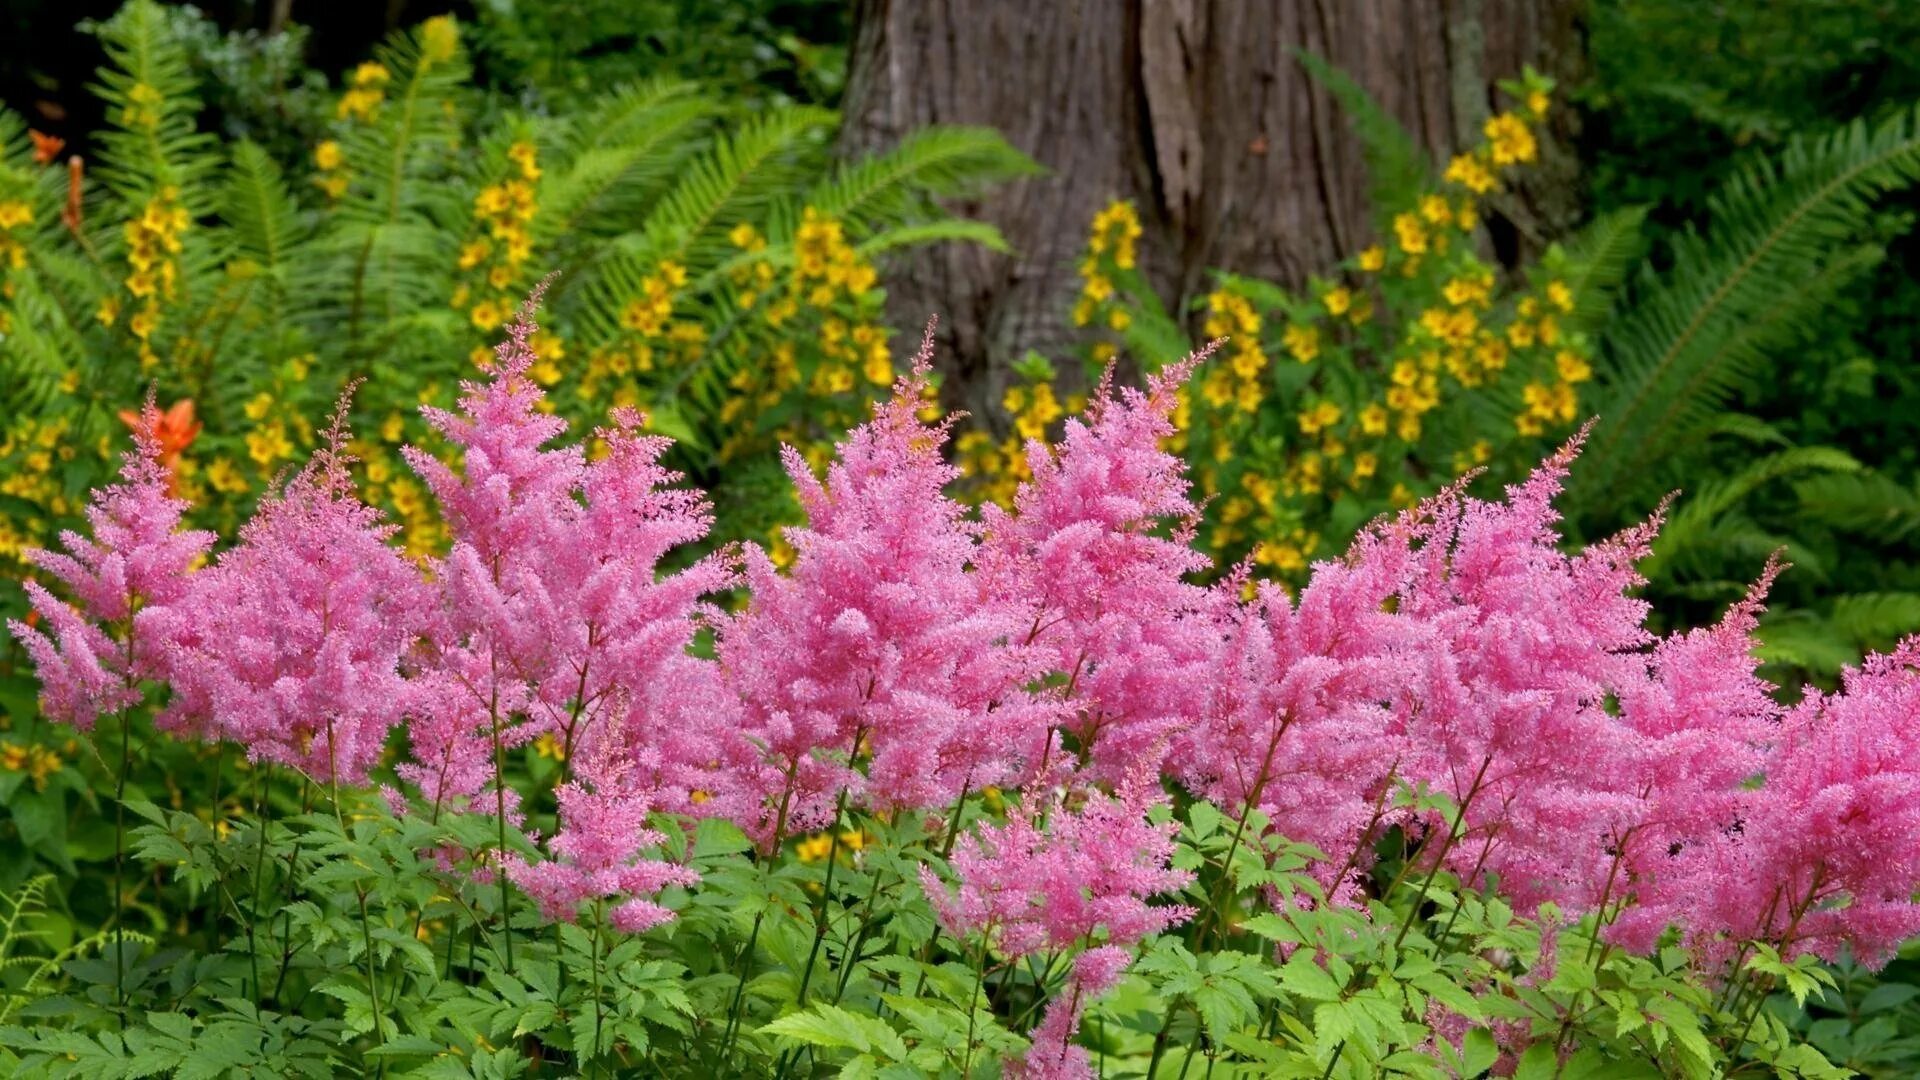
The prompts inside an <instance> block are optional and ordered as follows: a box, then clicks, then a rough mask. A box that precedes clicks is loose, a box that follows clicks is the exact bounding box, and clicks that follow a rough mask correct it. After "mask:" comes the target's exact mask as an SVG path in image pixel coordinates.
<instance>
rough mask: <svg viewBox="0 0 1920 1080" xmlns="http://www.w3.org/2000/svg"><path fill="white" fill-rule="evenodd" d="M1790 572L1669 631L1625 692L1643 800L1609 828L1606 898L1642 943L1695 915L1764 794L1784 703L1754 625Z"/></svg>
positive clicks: (1630, 786)
mask: <svg viewBox="0 0 1920 1080" xmlns="http://www.w3.org/2000/svg"><path fill="white" fill-rule="evenodd" d="M1781 569H1782V565H1781V564H1780V563H1779V562H1778V561H1777V560H1773V561H1770V562H1769V563H1768V564H1767V568H1766V570H1765V572H1764V573H1763V574H1762V575H1761V577H1760V580H1759V581H1757V582H1755V583H1754V586H1753V588H1752V589H1751V590H1749V592H1748V593H1747V596H1746V598H1745V599H1744V600H1742V601H1741V602H1740V603H1738V604H1735V605H1734V606H1733V607H1732V608H1731V609H1729V610H1728V611H1727V613H1726V615H1725V616H1723V617H1722V618H1721V620H1720V621H1719V622H1718V623H1716V624H1714V625H1713V626H1709V627H1701V628H1698V629H1694V630H1689V631H1687V632H1685V633H1681V634H1676V635H1673V636H1671V637H1667V638H1663V639H1661V641H1660V642H1659V644H1658V645H1656V646H1655V647H1654V650H1653V653H1652V656H1651V658H1650V661H1649V670H1648V675H1647V678H1645V679H1644V680H1641V681H1640V682H1639V683H1638V684H1637V685H1634V686H1630V687H1628V688H1626V689H1624V690H1623V691H1622V692H1621V693H1620V696H1619V700H1620V720H1621V722H1622V723H1623V724H1625V725H1626V727H1627V728H1628V730H1629V732H1630V733H1631V745H1632V748H1631V756H1630V757H1629V758H1628V759H1627V761H1626V766H1627V767H1626V769H1625V770H1624V772H1623V775H1622V777H1621V779H1622V780H1623V781H1624V783H1625V786H1626V789H1627V790H1628V791H1629V792H1630V793H1632V794H1635V795H1637V796H1638V797H1639V800H1640V805H1639V806H1638V807H1637V812H1636V813H1635V814H1633V815H1632V816H1631V817H1629V818H1627V819H1625V820H1622V821H1616V822H1614V823H1612V824H1611V825H1610V826H1609V827H1608V832H1609V834H1610V836H1611V838H1612V842H1613V845H1614V846H1615V847H1616V849H1617V852H1616V853H1617V857H1618V858H1619V860H1620V862H1621V866H1620V869H1619V872H1618V873H1619V884H1618V885H1617V886H1616V888H1615V889H1614V890H1613V892H1612V894H1611V896H1610V897H1609V898H1608V902H1609V905H1611V904H1613V903H1616V902H1617V903H1620V904H1621V905H1622V907H1623V910H1622V911H1621V913H1620V915H1619V917H1618V918H1617V919H1615V920H1614V921H1613V922H1612V923H1611V924H1610V925H1609V926H1608V933H1609V934H1610V935H1611V937H1612V940H1614V941H1616V942H1618V943H1620V944H1621V945H1624V946H1626V947H1627V948H1629V949H1631V950H1633V951H1636V952H1650V951H1652V950H1653V949H1654V948H1655V947H1656V946H1657V944H1658V942H1659V939H1660V936H1661V934H1662V933H1664V932H1665V930H1666V929H1667V927H1668V926H1670V925H1682V926H1685V925H1688V924H1689V923H1690V922H1691V921H1692V920H1693V918H1694V915H1693V912H1694V911H1695V909H1696V906H1697V905H1698V904H1699V902H1700V901H1701V900H1702V899H1703V898H1704V897H1705V896H1706V895H1708V893H1709V891H1710V890H1709V889H1708V888H1707V886H1706V884H1705V883H1704V882H1703V880H1702V879H1701V877H1700V875H1701V874H1703V873H1711V871H1712V866H1713V863H1714V861H1715V858H1716V851H1717V850H1718V847H1719V844H1720V842H1721V841H1722V840H1723V839H1724V838H1725V837H1726V836H1728V835H1729V830H1732V829H1734V827H1735V826H1736V824H1737V823H1738V822H1739V821H1740V820H1741V818H1742V816H1743V815H1744V814H1745V813H1746V812H1747V809H1748V806H1749V804H1750V803H1751V802H1752V801H1753V799H1754V798H1755V796H1756V794H1757V793H1756V792H1754V791H1752V790H1749V789H1748V787H1747V784H1748V782H1749V781H1750V780H1752V779H1753V778H1754V777H1756V776H1758V775H1759V774H1760V773H1761V771H1762V770H1763V769H1764V768H1765V753H1766V748H1767V746H1768V745H1769V744H1771V743H1772V742H1773V741H1774V739H1775V738H1776V737H1777V736H1778V734H1779V724H1780V718H1781V712H1782V710H1781V708H1780V706H1779V704H1778V703H1777V702H1775V701H1774V699H1773V697H1772V694H1771V690H1772V688H1771V687H1770V686H1768V685H1767V683H1766V682H1765V680H1763V679H1761V678H1760V676H1759V673H1758V669H1759V666H1760V662H1759V660H1758V659H1757V658H1755V656H1754V655H1753V647H1754V644H1755V641H1754V637H1753V632H1754V629H1755V628H1756V627H1757V626H1758V625H1759V616H1760V612H1761V610H1762V608H1763V603H1764V600H1765V597H1766V593H1767V590H1768V588H1769V587H1771V585H1772V584H1773V580H1774V578H1775V576H1776V575H1778V573H1779V572H1780V570H1781ZM1603 889H1604V886H1603ZM1602 916H1603V917H1605V913H1604V912H1603V913H1602Z"/></svg>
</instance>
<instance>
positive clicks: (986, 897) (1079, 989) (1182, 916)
mask: <svg viewBox="0 0 1920 1080" xmlns="http://www.w3.org/2000/svg"><path fill="white" fill-rule="evenodd" d="M1158 760H1159V755H1157V754H1156V755H1154V757H1153V761H1158ZM1042 797H1044V796H1030V798H1031V800H1032V801H1029V802H1028V803H1026V804H1024V805H1022V806H1021V807H1019V808H1018V809H1017V810H1015V811H1014V812H1013V813H1011V814H1009V816H1008V818H1007V822H1006V824H1004V825H998V826H995V825H983V826H980V827H979V828H978V829H977V831H976V832H973V833H969V834H967V835H965V836H963V837H961V839H960V842H959V845H958V846H957V847H956V848H955V850H954V854H953V860H952V864H953V869H954V873H955V876H956V877H958V878H959V886H958V889H957V890H954V891H949V890H948V889H947V887H946V886H945V885H943V884H941V883H940V880H939V879H938V878H937V877H935V876H934V874H933V872H932V871H931V870H929V869H927V868H926V867H924V866H923V867H921V869H920V884H921V888H922V889H924V890H925V891H926V894H927V897H928V899H929V900H930V901H931V902H932V904H933V908H934V912H935V914H936V915H937V916H938V918H939V920H940V924H941V925H942V926H943V927H945V928H946V929H947V931H948V932H949V933H951V934H953V935H954V936H955V937H958V938H963V939H964V938H966V937H969V936H972V935H975V934H984V935H986V937H987V938H988V941H989V943H990V944H991V945H992V946H993V947H994V948H995V949H997V950H998V951H999V952H1000V953H1001V954H1002V955H1004V956H1006V957H1008V958H1010V959H1018V958H1020V957H1024V956H1028V955H1031V954H1033V953H1037V952H1052V951H1071V950H1079V955H1078V956H1077V957H1076V959H1075V962H1074V967H1073V973H1072V975H1071V976H1070V977H1069V979H1068V982H1067V986H1066V987H1065V988H1064V989H1063V990H1062V991H1061V993H1060V995H1059V996H1058V997H1056V998H1055V1000H1053V1001H1052V1002H1050V1003H1049V1004H1048V1007H1047V1013H1046V1016H1045V1017H1044V1018H1043V1019H1042V1022H1041V1025H1040V1027H1039V1028H1038V1029H1037V1030H1036V1031H1035V1032H1034V1045H1033V1048H1032V1050H1031V1051H1030V1052H1029V1053H1028V1054H1027V1056H1026V1057H1025V1058H1024V1059H1023V1060H1022V1061H1020V1062H1017V1063H1014V1064H1012V1065H1010V1066H1009V1068H1008V1075H1009V1076H1028V1077H1069V1076H1074V1077H1077V1076H1086V1075H1091V1074H1090V1073H1088V1072H1087V1071H1086V1069H1085V1051H1083V1050H1079V1049H1077V1048H1075V1047H1073V1046H1072V1045H1071V1041H1072V1039H1073V1036H1074V1032H1075V1031H1076V1030H1077V1029H1078V1027H1079V1023H1080V1017H1081V1015H1082V1014H1083V1013H1084V1012H1085V1010H1086V1006H1087V1004H1088V1003H1089V1002H1091V1001H1092V999H1093V998H1095V997H1097V996H1099V995H1100V994H1103V993H1105V992H1106V991H1107V990H1109V989H1112V987H1113V986H1114V985H1115V983H1117V982H1118V981H1119V977H1120V972H1121V971H1122V970H1123V969H1124V968H1125V967H1126V965H1127V963H1128V961H1129V956H1130V948H1131V946H1132V945H1134V944H1135V943H1136V942H1138V941H1140V940H1141V939H1142V938H1145V937H1147V936H1149V935H1152V934H1157V933H1159V932H1161V931H1162V930H1165V929H1167V928H1168V927H1170V926H1174V925H1177V924H1179V923H1181V922H1184V921H1186V920H1187V919H1189V918H1191V917H1192V916H1193V909H1192V908H1190V907H1186V906H1183V905H1162V906H1154V905H1150V904H1148V903H1147V900H1148V898H1149V897H1153V896H1156V895H1159V894H1161V893H1168V892H1175V891H1178V890H1180V889H1184V888H1185V887H1186V886H1187V885H1188V884H1189V883H1190V882H1191V881H1192V880H1193V875H1192V874H1189V873H1187V872H1186V871H1184V870H1175V869H1172V868H1171V867H1170V866H1169V865H1168V861H1169V860H1170V859H1171V858H1172V856H1173V847H1174V844H1173V836H1174V834H1175V833H1176V832H1177V831H1178V829H1179V825H1178V823H1177V822H1173V821H1168V822H1166V823H1164V824H1159V825H1156V824H1153V823H1152V822H1151V821H1149V820H1148V813H1149V812H1150V811H1151V809H1152V808H1153V807H1154V806H1155V805H1157V804H1159V803H1161V802H1163V801H1164V799H1165V793H1164V792H1163V791H1162V790H1161V788H1160V783H1159V778H1158V776H1157V775H1156V773H1155V772H1154V769H1153V765H1152V763H1151V762H1147V763H1144V764H1143V765H1137V766H1136V767H1135V768H1134V769H1133V770H1131V771H1130V772H1128V773H1127V774H1126V775H1125V776H1123V777H1122V779H1121V783H1120V787H1119V789H1118V790H1117V791H1116V792H1115V793H1114V794H1112V795H1107V794H1105V793H1103V792H1101V791H1099V790H1098V789H1094V788H1088V789H1085V790H1083V791H1080V792H1079V793H1078V794H1077V799H1078V800H1083V801H1080V805H1079V806H1078V807H1074V806H1072V805H1071V804H1072V802H1073V801H1076V800H1070V799H1068V798H1067V797H1066V794H1065V793H1059V794H1056V795H1055V796H1054V797H1053V798H1051V799H1049V800H1048V801H1047V802H1046V803H1045V804H1044V806H1043V805H1042V804H1041V803H1040V801H1039V799H1040V798H1042ZM1043 815H1044V816H1043Z"/></svg>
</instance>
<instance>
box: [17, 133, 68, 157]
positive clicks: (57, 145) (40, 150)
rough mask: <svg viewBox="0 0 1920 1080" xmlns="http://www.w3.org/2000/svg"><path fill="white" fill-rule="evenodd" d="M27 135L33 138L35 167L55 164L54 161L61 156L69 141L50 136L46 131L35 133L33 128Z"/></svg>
mask: <svg viewBox="0 0 1920 1080" xmlns="http://www.w3.org/2000/svg"><path fill="white" fill-rule="evenodd" d="M27 134H29V135H31V136H33V163H34V164H35V165H51V164H53V159H54V158H57V157H59V156H60V150H61V148H62V147H65V146H66V145H67V140H65V139H63V138H61V137H60V136H58V135H49V134H47V133H46V132H44V131H34V130H33V129H32V128H28V129H27Z"/></svg>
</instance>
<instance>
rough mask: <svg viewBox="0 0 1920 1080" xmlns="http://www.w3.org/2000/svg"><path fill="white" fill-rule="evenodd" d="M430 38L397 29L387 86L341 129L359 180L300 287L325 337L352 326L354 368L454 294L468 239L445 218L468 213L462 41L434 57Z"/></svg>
mask: <svg viewBox="0 0 1920 1080" xmlns="http://www.w3.org/2000/svg"><path fill="white" fill-rule="evenodd" d="M422 33H423V32H422V31H420V30H413V31H403V32H399V33H396V34H394V35H393V36H392V37H390V38H388V39H387V41H386V42H385V43H383V44H382V45H381V46H380V47H379V48H377V49H376V50H375V51H374V55H375V57H376V59H377V60H378V61H379V62H380V63H381V64H382V65H383V66H384V67H385V68H386V69H387V70H388V71H389V72H390V73H391V76H390V82H389V83H388V87H389V93H388V94H387V95H386V99H385V100H384V101H383V102H382V103H381V105H380V107H379V109H378V111H377V112H376V113H374V115H373V117H372V119H371V120H365V121H362V120H346V121H343V123H342V126H341V127H340V128H339V129H338V130H337V135H338V139H339V142H340V145H341V148H342V156H343V159H344V161H345V166H344V167H345V168H346V169H347V170H348V173H349V175H350V176H351V177H352V182H351V183H350V185H349V186H348V188H347V190H346V192H345V194H344V195H343V197H342V198H341V201H340V204H339V206H337V207H336V208H335V209H334V212H333V213H332V214H330V215H328V219H327V220H328V227H327V229H326V231H325V232H323V233H322V234H321V235H320V236H319V237H317V238H315V241H314V243H313V246H312V250H313V252H314V254H315V256H316V257H314V258H309V259H306V260H303V262H302V265H301V266H300V267H299V272H298V274H297V275H295V278H296V280H295V281H294V282H293V295H294V296H296V297H298V298H300V300H301V302H302V304H303V307H304V313H305V315H306V317H307V319H308V320H309V321H310V322H311V323H312V324H313V325H314V327H315V330H316V333H320V332H324V333H330V334H341V333H344V335H345V336H346V339H347V353H348V355H349V356H350V357H351V358H352V362H353V364H354V366H355V367H356V368H363V367H364V365H365V363H366V362H367V360H368V358H369V357H371V356H372V355H374V354H375V353H377V352H379V351H380V350H382V349H384V348H386V347H387V346H388V344H389V343H391V342H393V341H395V340H396V339H397V338H398V337H399V335H400V334H401V332H402V330H403V329H404V327H406V326H408V325H412V324H415V323H417V322H418V318H417V315H418V313H420V312H423V311H426V310H429V309H434V308H438V307H440V306H441V305H442V304H443V303H444V301H445V299H446V297H447V295H448V293H449V291H450V289H451V286H450V280H451V275H450V269H451V267H452V266H453V254H454V253H453V251H452V247H453V245H454V244H455V243H456V242H457V240H458V235H457V233H456V232H455V231H454V230H452V229H448V228H445V227H442V225H441V224H440V223H441V222H445V221H447V220H451V219H452V218H454V217H455V216H456V215H458V214H459V213H460V211H461V209H462V207H461V205H460V204H461V201H462V196H461V195H460V194H458V193H457V189H456V188H454V187H453V186H452V185H451V184H450V183H449V181H450V179H451V178H452V177H453V176H454V174H455V171H456V165H457V148H458V146H459V144H460V127H459V119H458V118H459V116H460V110H459V109H458V108H457V107H456V101H457V99H458V98H459V96H460V95H461V93H462V91H463V89H464V87H465V85H466V82H467V75H468V65H467V61H466V57H465V54H464V53H463V52H461V51H460V50H459V49H458V48H457V47H456V49H455V50H454V52H453V53H452V54H451V55H449V56H441V55H436V54H435V53H433V52H432V51H431V50H429V49H428V48H426V43H425V42H424V41H423V39H422Z"/></svg>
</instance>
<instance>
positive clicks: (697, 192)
mask: <svg viewBox="0 0 1920 1080" xmlns="http://www.w3.org/2000/svg"><path fill="white" fill-rule="evenodd" d="M834 118H835V117H834V114H833V113H832V112H830V111H828V110H826V109H817V108H811V107H794V108H787V109H778V110H775V111H773V112H770V113H768V114H766V115H764V116H762V117H759V118H758V119H755V120H753V121H750V122H748V123H747V124H745V125H743V126H742V127H741V128H740V129H739V130H738V131H737V132H735V133H734V134H733V135H731V136H728V137H724V138H721V139H719V140H717V141H716V142H715V143H714V146H713V148H712V149H711V150H709V151H708V152H707V154H706V155H705V156H703V157H702V158H700V159H699V160H697V161H695V162H693V163H692V164H691V165H689V166H688V168H687V171H686V175H685V176H684V177H682V178H681V180H680V182H679V183H678V184H676V185H675V186H674V188H673V190H671V191H669V192H668V193H667V194H666V196H665V197H664V198H662V199H661V201H660V205H659V206H658V207H657V208H655V210H654V211H653V213H652V214H651V215H649V216H648V218H647V220H646V223H645V224H644V225H643V226H642V227H641V230H640V233H641V235H642V236H644V237H646V239H647V244H648V246H649V247H650V248H652V249H653V252H652V254H654V256H655V257H657V258H679V259H682V260H686V261H696V262H697V261H699V260H697V259H694V258H692V257H691V256H692V253H693V252H695V251H696V250H698V249H701V248H704V247H708V246H717V245H718V244H719V243H721V242H722V238H721V237H720V236H719V233H721V232H723V231H724V229H725V227H726V226H729V225H732V224H734V223H736V222H738V221H741V220H744V219H745V218H748V217H751V216H754V211H755V210H757V209H760V208H763V207H764V206H765V204H766V202H767V200H768V199H770V198H771V197H772V196H773V195H774V194H776V193H777V192H778V191H780V190H781V189H782V188H784V187H786V186H788V185H789V184H791V182H792V181H793V180H794V179H795V178H797V177H798V175H799V173H800V167H801V166H802V165H803V164H804V160H805V158H806V157H807V156H808V154H807V151H809V150H811V151H813V156H814V157H815V160H818V154H819V153H820V152H822V151H823V150H824V145H823V144H822V142H821V139H822V138H823V136H824V134H825V132H826V130H827V128H828V127H829V126H830V125H831V124H832V123H833V121H834ZM809 144H811V145H809Z"/></svg>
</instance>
